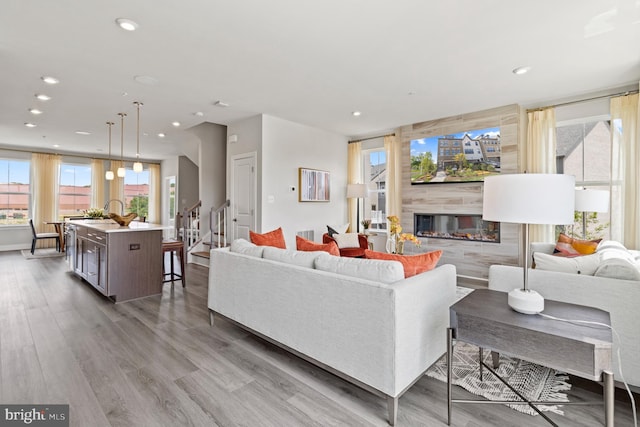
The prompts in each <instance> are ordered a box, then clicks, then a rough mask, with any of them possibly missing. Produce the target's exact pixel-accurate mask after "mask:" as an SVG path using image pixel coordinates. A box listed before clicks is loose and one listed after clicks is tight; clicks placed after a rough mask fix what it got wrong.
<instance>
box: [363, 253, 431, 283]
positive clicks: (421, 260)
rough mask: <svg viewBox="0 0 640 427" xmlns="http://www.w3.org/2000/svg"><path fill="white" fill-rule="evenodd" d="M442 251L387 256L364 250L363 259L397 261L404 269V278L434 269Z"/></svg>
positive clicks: (386, 254)
mask: <svg viewBox="0 0 640 427" xmlns="http://www.w3.org/2000/svg"><path fill="white" fill-rule="evenodd" d="M441 256H442V251H440V250H438V251H432V252H426V253H423V254H418V255H398V254H388V253H386V252H376V251H370V250H368V249H367V250H366V251H364V257H365V258H368V259H381V260H388V261H398V262H400V263H401V264H402V267H403V269H404V277H405V278H407V277H411V276H415V275H416V274H420V273H424V272H425V271H429V270H433V269H434V268H436V265H437V264H438V261H439V260H440V257H441Z"/></svg>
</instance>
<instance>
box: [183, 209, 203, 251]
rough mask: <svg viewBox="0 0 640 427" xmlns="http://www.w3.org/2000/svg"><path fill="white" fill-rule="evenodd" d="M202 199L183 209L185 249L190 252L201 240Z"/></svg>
mask: <svg viewBox="0 0 640 427" xmlns="http://www.w3.org/2000/svg"><path fill="white" fill-rule="evenodd" d="M201 206H202V201H201V200H198V202H197V203H196V204H195V205H193V206H191V207H190V208H184V210H183V211H182V218H180V220H181V222H182V236H181V238H182V241H184V246H185V251H186V252H189V251H190V250H191V249H193V247H194V246H195V245H197V244H198V243H199V242H200V207H201Z"/></svg>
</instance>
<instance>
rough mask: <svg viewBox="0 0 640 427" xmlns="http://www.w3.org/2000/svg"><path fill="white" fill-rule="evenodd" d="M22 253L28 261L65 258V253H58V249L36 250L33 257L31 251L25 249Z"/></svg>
mask: <svg viewBox="0 0 640 427" xmlns="http://www.w3.org/2000/svg"><path fill="white" fill-rule="evenodd" d="M20 252H22V256H23V257H25V258H26V259H40V258H59V257H63V256H64V252H58V251H56V248H44V249H36V250H35V252H34V253H33V255H31V251H30V250H28V249H23V250H22V251H20Z"/></svg>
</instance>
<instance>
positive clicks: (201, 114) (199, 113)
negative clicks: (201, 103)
mask: <svg viewBox="0 0 640 427" xmlns="http://www.w3.org/2000/svg"><path fill="white" fill-rule="evenodd" d="M193 115H194V116H196V117H202V116H204V113H203V112H202V111H196V112H195V113H193Z"/></svg>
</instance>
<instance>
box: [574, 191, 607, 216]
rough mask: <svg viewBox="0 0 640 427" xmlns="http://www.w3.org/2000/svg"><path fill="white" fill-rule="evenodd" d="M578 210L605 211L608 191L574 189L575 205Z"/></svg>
mask: <svg viewBox="0 0 640 427" xmlns="http://www.w3.org/2000/svg"><path fill="white" fill-rule="evenodd" d="M575 210H577V211H579V212H607V211H608V210H609V192H608V191H607V190H587V189H586V188H585V189H580V190H576V207H575Z"/></svg>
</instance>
